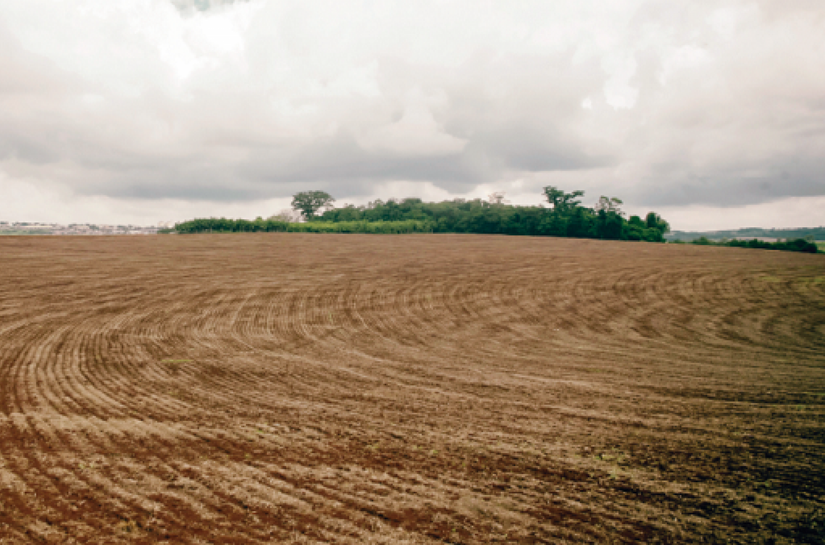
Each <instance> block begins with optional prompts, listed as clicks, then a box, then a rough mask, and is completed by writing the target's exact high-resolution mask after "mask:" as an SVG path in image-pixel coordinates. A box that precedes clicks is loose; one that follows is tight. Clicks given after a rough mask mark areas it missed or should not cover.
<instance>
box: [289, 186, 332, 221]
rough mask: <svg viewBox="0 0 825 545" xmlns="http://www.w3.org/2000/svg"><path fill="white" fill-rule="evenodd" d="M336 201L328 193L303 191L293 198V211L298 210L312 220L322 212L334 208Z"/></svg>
mask: <svg viewBox="0 0 825 545" xmlns="http://www.w3.org/2000/svg"><path fill="white" fill-rule="evenodd" d="M334 202H335V199H333V198H332V195H330V194H329V193H327V192H326V191H302V192H300V193H296V194H295V195H293V196H292V209H293V210H297V211H298V212H300V213H301V215H302V216H304V219H306V220H310V219H312V218H313V217H314V216H315V214H317V213H318V212H319V211H320V210H326V209H327V208H330V207H331V206H332V203H334Z"/></svg>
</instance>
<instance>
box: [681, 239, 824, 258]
mask: <svg viewBox="0 0 825 545" xmlns="http://www.w3.org/2000/svg"><path fill="white" fill-rule="evenodd" d="M672 242H673V243H677V244H684V241H681V240H674V241H672ZM691 244H697V245H699V246H730V247H733V248H755V249H760V250H783V251H786V252H805V253H809V254H815V253H817V251H819V248H818V247H817V245H816V244H815V243H813V242H811V241H809V240H805V239H804V238H797V239H793V240H791V239H788V240H779V241H777V242H767V241H764V240H759V239H756V238H754V239H752V240H739V239H734V240H710V239H708V238H707V237H699V238H697V239H696V240H693V241H691Z"/></svg>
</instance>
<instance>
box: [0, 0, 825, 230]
mask: <svg viewBox="0 0 825 545" xmlns="http://www.w3.org/2000/svg"><path fill="white" fill-rule="evenodd" d="M823 59H825V3H823V2H822V1H821V0H762V1H740V0H713V1H705V0H690V1H674V0H656V1H647V0H612V1H610V2H604V1H595V0H575V1H573V0H570V1H559V0H556V1H551V0H538V1H532V0H501V1H499V0H439V1H434V0H416V1H415V2H398V1H393V0H360V1H359V0H248V1H243V0H236V1H234V2H233V1H231V0H4V1H3V2H0V220H4V221H47V222H60V223H70V222H84V223H85V222H92V223H117V224H123V223H132V224H136V225H152V224H156V223H157V222H160V221H182V220H185V219H190V218H193V217H205V216H227V217H245V218H254V217H256V216H263V217H268V216H270V215H273V214H276V213H277V212H279V211H280V210H282V209H284V208H288V207H289V204H290V201H291V196H292V195H293V194H295V193H296V192H299V191H306V190H313V189H319V190H323V191H327V192H328V193H330V194H332V195H333V196H334V197H335V198H336V199H337V202H338V204H343V203H354V204H365V203H367V202H369V201H372V200H375V199H378V198H380V199H387V198H390V197H399V198H403V197H420V198H423V199H424V200H427V201H438V200H445V199H453V198H477V197H482V198H484V197H486V196H487V195H489V194H490V193H492V192H494V191H503V192H505V193H506V197H507V199H509V200H510V201H511V202H513V203H515V204H530V205H537V204H539V203H541V202H542V188H543V187H544V186H547V185H553V186H557V187H559V188H561V189H564V190H568V191H572V190H576V189H581V190H584V191H585V199H584V203H585V204H593V203H595V202H596V201H597V200H598V198H599V196H601V195H607V196H611V197H612V196H615V197H619V198H621V199H622V200H623V201H624V209H625V211H626V212H628V213H630V214H645V213H647V212H648V211H650V210H654V211H656V212H658V213H660V214H661V215H662V216H663V217H664V218H665V219H667V220H668V221H669V222H670V224H671V226H672V227H673V228H674V229H679V230H709V229H729V228H737V227H748V226H755V227H804V226H808V227H812V226H819V225H823V224H825V212H823V211H825V69H823V67H825V60H823ZM591 201H592V202H591Z"/></svg>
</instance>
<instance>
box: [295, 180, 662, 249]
mask: <svg viewBox="0 0 825 545" xmlns="http://www.w3.org/2000/svg"><path fill="white" fill-rule="evenodd" d="M544 196H545V198H546V200H547V206H512V205H509V204H507V201H505V200H504V194H503V193H494V194H492V195H490V197H489V198H488V199H487V200H482V199H471V200H466V199H454V200H452V201H443V202H438V203H425V202H423V201H422V200H421V199H418V198H407V199H400V200H399V199H390V200H388V201H386V202H384V201H381V200H377V201H374V202H370V203H368V204H367V205H365V206H354V205H351V204H348V205H344V206H342V207H339V208H335V207H333V205H332V203H333V202H334V201H335V200H334V199H333V198H332V197H331V196H330V195H329V194H327V193H324V192H323V191H307V192H303V193H298V194H297V195H295V197H294V198H293V201H292V206H293V208H294V209H295V210H296V211H298V212H300V213H301V215H302V216H303V218H304V219H305V220H306V221H307V222H311V223H341V222H368V223H370V222H398V221H410V220H412V221H417V222H426V223H427V224H428V225H429V226H430V230H431V231H433V232H437V233H483V234H506V235H533V236H556V237H576V238H599V239H607V240H646V241H651V242H663V241H664V234H665V233H667V232H668V231H669V229H670V226H669V225H668V223H667V222H666V221H664V220H663V219H662V218H661V217H660V216H659V215H658V214H656V213H654V212H651V213H649V214H648V215H647V216H646V217H645V218H644V219H642V218H641V217H639V216H630V217H629V218H625V214H624V213H623V212H622V210H621V208H620V207H621V205H622V201H621V200H619V199H617V198H615V197H613V198H608V197H604V196H603V197H601V198H600V199H599V202H597V203H596V204H595V205H594V206H593V207H592V208H588V207H585V206H583V205H582V203H581V197H583V196H584V192H583V191H573V192H572V193H566V192H565V191H563V190H561V189H558V188H556V187H553V186H548V187H545V188H544Z"/></svg>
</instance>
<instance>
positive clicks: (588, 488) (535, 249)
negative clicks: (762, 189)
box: [0, 234, 825, 544]
mask: <svg viewBox="0 0 825 545" xmlns="http://www.w3.org/2000/svg"><path fill="white" fill-rule="evenodd" d="M824 416H825V256H823V255H801V254H791V253H784V252H773V251H764V250H747V249H739V248H715V247H694V246H685V245H678V246H677V245H663V244H646V243H622V242H600V241H587V240H571V239H551V238H527V237H494V236H474V235H420V236H419V235H410V236H369V235H364V236H362V235H313V234H306V235H302V234H256V235H251V234H250V235H192V236H157V237H94V238H91V237H90V238H84V237H77V238H74V237H72V238H68V237H7V238H2V239H0V542H2V543H29V542H32V543H38V542H50V543H51V542H54V543H104V542H105V543H131V542H136V543H154V542H169V543H264V542H293V543H352V544H356V543H359V544H360V543H437V542H442V543H579V542H591V543H611V542H613V543H638V542H646V543H654V542H662V543H690V542H697V543H721V542H734V543H763V542H764V543H823V542H825V444H823V443H825V418H823V417H824Z"/></svg>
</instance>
